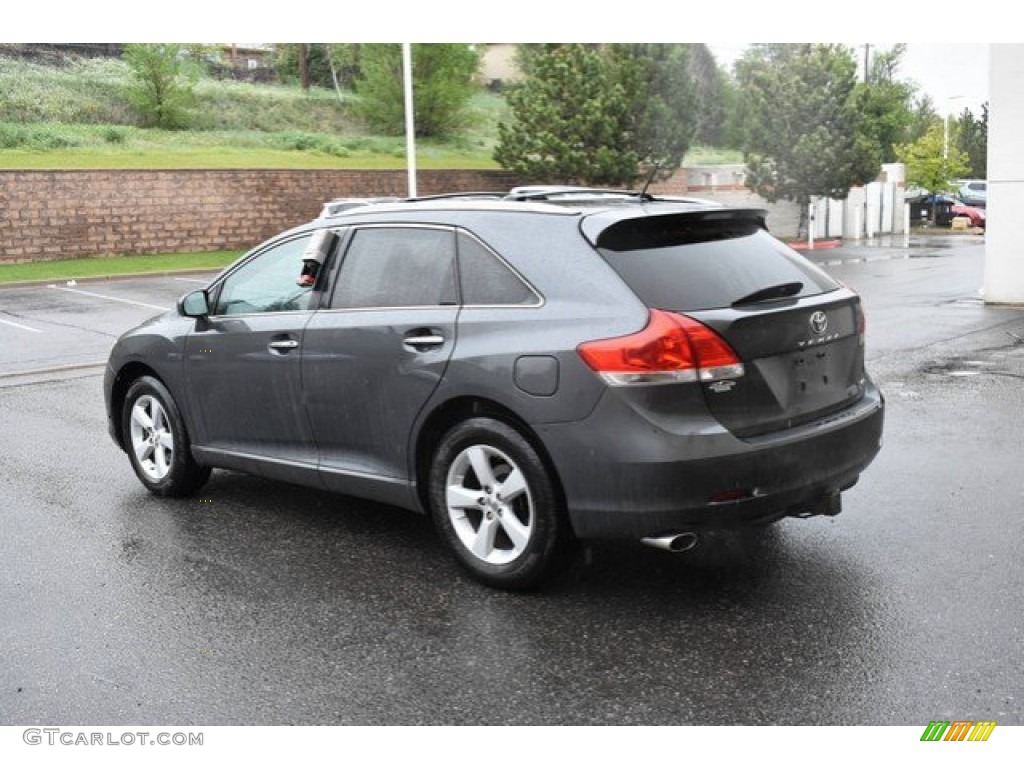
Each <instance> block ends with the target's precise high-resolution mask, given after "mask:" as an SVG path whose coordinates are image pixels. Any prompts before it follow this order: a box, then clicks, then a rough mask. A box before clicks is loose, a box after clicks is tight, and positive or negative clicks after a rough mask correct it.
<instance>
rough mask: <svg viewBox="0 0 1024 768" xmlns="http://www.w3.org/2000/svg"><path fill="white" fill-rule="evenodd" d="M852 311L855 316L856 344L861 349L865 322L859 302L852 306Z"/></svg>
mask: <svg viewBox="0 0 1024 768" xmlns="http://www.w3.org/2000/svg"><path fill="white" fill-rule="evenodd" d="M853 311H854V312H856V314H857V343H858V344H860V346H862V347H863V346H864V332H865V329H866V327H867V321H866V320H865V319H864V308H863V307H862V306H861V305H860V302H859V301H858V302H857V303H856V304H854V305H853Z"/></svg>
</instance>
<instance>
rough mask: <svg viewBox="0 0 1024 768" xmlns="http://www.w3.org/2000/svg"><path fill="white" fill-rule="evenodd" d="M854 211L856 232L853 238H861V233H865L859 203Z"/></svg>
mask: <svg viewBox="0 0 1024 768" xmlns="http://www.w3.org/2000/svg"><path fill="white" fill-rule="evenodd" d="M853 213H854V217H853V232H854V234H853V239H854V240H860V238H861V235H862V234H863V230H862V229H861V220H860V217H861V207H860V206H859V205H858V206H857V207H856V208H855V209H854V211H853Z"/></svg>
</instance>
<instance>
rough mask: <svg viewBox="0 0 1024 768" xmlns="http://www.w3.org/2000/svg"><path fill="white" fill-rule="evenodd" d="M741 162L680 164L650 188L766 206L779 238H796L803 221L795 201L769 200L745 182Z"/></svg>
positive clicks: (733, 203)
mask: <svg viewBox="0 0 1024 768" xmlns="http://www.w3.org/2000/svg"><path fill="white" fill-rule="evenodd" d="M745 175H746V174H745V171H744V166H742V165H705V166H700V165H697V166H687V167H686V168H681V169H680V170H679V172H678V173H676V174H675V176H673V177H672V178H671V179H669V180H667V181H663V182H658V183H656V184H652V185H651V188H650V189H651V192H653V193H655V194H662V195H689V196H691V197H701V198H704V199H706V200H714V201H715V202H718V203H722V204H723V205H730V206H737V207H739V208H763V209H764V210H766V211H767V212H768V216H767V218H766V221H767V224H768V229H769V231H770V232H771V233H772V234H773V235H775V236H776V237H779V238H790V239H792V238H794V237H796V236H797V227H798V225H799V222H800V209H799V207H798V206H797V205H796V203H791V202H789V201H788V200H780V201H779V202H777V203H769V202H768V201H767V200H765V199H764V198H763V197H761V196H760V195H755V194H754V193H753V192H751V191H750V190H749V189H747V188H746V187H745V186H744V185H743V179H744V178H745Z"/></svg>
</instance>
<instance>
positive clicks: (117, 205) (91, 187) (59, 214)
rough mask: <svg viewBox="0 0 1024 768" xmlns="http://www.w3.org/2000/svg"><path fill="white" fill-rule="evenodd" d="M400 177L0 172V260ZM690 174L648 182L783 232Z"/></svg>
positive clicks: (188, 244) (162, 249)
mask: <svg viewBox="0 0 1024 768" xmlns="http://www.w3.org/2000/svg"><path fill="white" fill-rule="evenodd" d="M406 180H407V177H406V172H405V171H404V170H396V171H340V170H339V171H334V170H194V171H189V170H174V171H0V263H4V262H7V263H11V262H18V261H36V260H43V259H68V258H78V257H83V256H97V255H104V254H114V253H117V254H129V253H131V254H141V253H171V252H197V251H212V250H243V249H246V248H250V247H252V246H253V245H256V244H257V243H259V242H261V241H262V240H265V239H266V238H268V237H270V236H272V235H274V234H276V233H277V232H280V231H282V230H285V229H288V228H289V227H293V226H296V225H298V224H302V223H304V222H306V221H309V220H310V219H312V218H314V217H315V216H316V215H317V214H318V213H319V212H320V208H321V206H322V205H323V203H324V202H325V201H327V200H330V199H331V198H333V197H373V196H392V195H393V196H402V195H404V194H405V190H406ZM695 181H697V179H695V178H688V177H687V175H686V172H685V171H683V172H681V173H680V174H677V176H676V177H674V178H673V179H671V180H669V181H668V182H666V183H664V184H660V185H657V186H656V187H655V189H657V190H658V191H661V192H664V193H669V194H696V195H699V196H701V197H708V198H712V199H720V200H721V201H722V202H726V203H727V204H734V205H735V204H742V205H755V206H757V207H766V208H768V209H769V227H770V228H771V229H772V230H773V231H774V232H775V233H776V234H780V233H781V234H790V233H789V232H787V231H786V230H788V229H789V228H790V221H789V219H791V218H793V212H792V211H790V210H788V209H787V208H786V207H785V206H782V205H780V206H767V205H765V204H764V201H763V200H761V199H760V198H756V197H755V196H753V195H751V194H750V193H747V192H741V191H740V190H739V189H735V188H730V187H729V186H728V185H725V186H723V187H719V188H714V187H713V188H711V189H707V188H701V187H700V186H696V185H694V182H695ZM518 183H520V182H519V180H518V179H517V177H516V176H515V175H514V174H512V173H508V172H505V171H420V172H419V174H418V177H417V186H418V191H419V193H420V194H421V195H430V194H437V193H441V192H457V191H474V190H505V189H509V188H511V187H513V186H516V185H517V184H518ZM723 198H725V199H723ZM793 208H794V209H795V206H793ZM773 220H774V222H773ZM783 222H785V224H784V225H783V226H780V225H782V224H783ZM794 222H795V219H794ZM773 224H774V226H773ZM793 228H794V232H793V234H795V226H794V227H793Z"/></svg>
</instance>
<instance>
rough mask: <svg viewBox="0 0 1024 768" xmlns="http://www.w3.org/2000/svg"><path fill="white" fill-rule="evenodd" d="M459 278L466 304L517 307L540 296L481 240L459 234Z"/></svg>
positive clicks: (463, 301)
mask: <svg viewBox="0 0 1024 768" xmlns="http://www.w3.org/2000/svg"><path fill="white" fill-rule="evenodd" d="M458 244H459V279H460V281H461V283H462V303H463V304H466V305H467V306H521V305H530V304H538V303H539V302H540V299H539V298H538V296H537V294H536V293H534V292H533V290H531V289H530V287H529V286H528V285H527V284H526V283H525V282H523V280H522V279H521V278H520V277H519V276H518V275H516V273H515V272H513V271H512V270H511V269H510V268H509V266H508V265H507V264H505V263H504V262H503V261H501V260H500V259H499V258H498V257H497V256H495V255H494V253H493V252H492V251H491V250H490V249H489V248H487V247H486V246H485V245H483V243H481V242H480V241H479V240H477V239H476V238H474V237H470V236H469V235H467V234H465V233H464V232H460V233H459V239H458Z"/></svg>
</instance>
